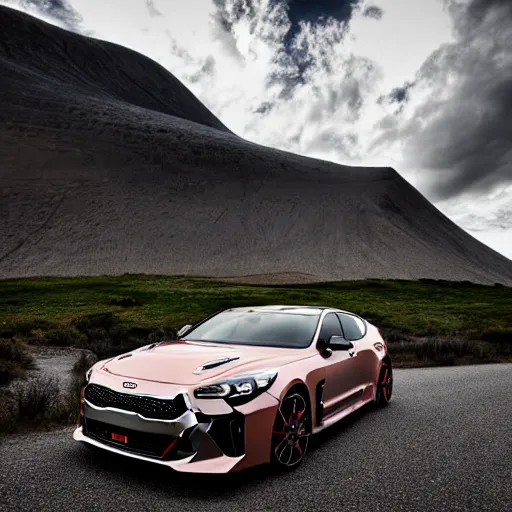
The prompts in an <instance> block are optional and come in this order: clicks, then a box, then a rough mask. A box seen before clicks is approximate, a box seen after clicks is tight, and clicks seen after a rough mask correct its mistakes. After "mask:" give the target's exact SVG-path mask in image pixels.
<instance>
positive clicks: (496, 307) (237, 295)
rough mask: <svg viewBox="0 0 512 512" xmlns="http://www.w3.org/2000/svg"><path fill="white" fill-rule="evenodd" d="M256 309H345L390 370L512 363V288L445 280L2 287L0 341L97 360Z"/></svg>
mask: <svg viewBox="0 0 512 512" xmlns="http://www.w3.org/2000/svg"><path fill="white" fill-rule="evenodd" d="M257 304H308V305H315V304H316V305H326V306H333V307H339V308H343V309H346V310H349V311H352V312H355V313H357V314H360V315H361V316H363V317H364V318H366V319H368V320H369V321H371V322H372V323H374V324H375V325H377V326H378V327H379V328H381V329H382V331H383V333H384V335H385V337H386V338H387V340H388V342H389V343H390V351H391V354H392V356H393V358H394V360H395V364H396V365H397V366H427V365H438V364H463V363H472V362H485V361H488V362H491V361H503V360H510V359H512V351H511V347H512V343H511V338H512V315H511V313H510V312H511V311H512V288H506V287H502V286H483V285H475V284H471V283H468V282H460V283H453V282H446V281H433V280H423V281H381V280H366V281H349V282H347V281H345V282H336V283H322V284H308V285H293V286H284V285H281V286H272V287H270V286H257V285H238V284H233V283H226V282H220V281H214V280H208V279H203V278H201V279H200V278H193V277H186V276H178V277H168V276H145V275H125V276H121V277H83V278H82V277H81V278H40V279H14V280H5V281H0V338H3V339H11V340H12V341H18V342H19V341H21V342H28V343H31V344H45V345H71V346H78V347H84V348H90V349H91V350H92V351H93V352H96V354H97V355H98V356H99V357H100V358H102V357H107V356H109V355H113V354H117V353H120V352H123V351H126V350H128V349H131V348H135V347H136V346H139V345H141V344H144V343H148V341H155V340H159V339H165V338H169V337H172V336H173V334H174V331H175V330H177V329H179V328H180V327H181V326H182V325H183V324H187V323H194V322H197V321H198V320H200V319H202V318H203V317H205V316H206V315H209V314H211V313H213V312H215V311H218V310H220V309H223V308H228V307H232V306H242V305H257Z"/></svg>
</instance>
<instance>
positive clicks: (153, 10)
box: [146, 0, 162, 18]
mask: <svg viewBox="0 0 512 512" xmlns="http://www.w3.org/2000/svg"><path fill="white" fill-rule="evenodd" d="M146 7H147V8H148V11H149V15H150V16H151V17H153V18H155V17H159V16H162V13H161V12H160V11H159V10H158V9H157V8H156V7H155V3H154V1H153V0H146Z"/></svg>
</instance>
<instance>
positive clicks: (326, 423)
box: [311, 385, 374, 434]
mask: <svg viewBox="0 0 512 512" xmlns="http://www.w3.org/2000/svg"><path fill="white" fill-rule="evenodd" d="M369 388H371V389H369ZM369 388H365V389H364V391H363V393H362V396H361V397H360V399H359V400H357V401H356V402H354V403H352V404H350V405H347V407H345V408H343V409H342V410H341V411H339V412H337V413H335V414H333V415H332V416H329V417H328V418H325V417H324V419H323V421H322V424H321V425H317V426H316V427H315V428H313V431H312V432H311V433H312V434H317V433H318V432H321V431H322V430H324V429H326V428H327V427H330V426H331V425H334V423H337V422H338V421H340V420H341V419H343V418H345V417H346V416H348V415H349V414H351V413H353V412H354V411H357V409H360V408H361V407H363V405H366V404H367V403H370V402H373V394H374V390H373V388H374V386H371V385H370V386H369Z"/></svg>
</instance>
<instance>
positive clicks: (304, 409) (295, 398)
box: [271, 392, 311, 470]
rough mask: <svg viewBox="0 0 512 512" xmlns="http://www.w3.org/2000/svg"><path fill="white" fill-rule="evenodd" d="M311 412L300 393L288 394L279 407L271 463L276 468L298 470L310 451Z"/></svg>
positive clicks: (273, 435)
mask: <svg viewBox="0 0 512 512" xmlns="http://www.w3.org/2000/svg"><path fill="white" fill-rule="evenodd" d="M310 425H311V412H310V408H309V405H308V402H307V400H306V399H305V398H304V396H303V395H302V393H300V392H291V393H289V394H287V395H286V396H285V397H284V399H283V400H282V402H281V404H280V405H279V409H278V411H277V415H276V419H275V422H274V428H273V430H272V448H271V461H272V463H273V465H274V466H276V467H278V468H280V469H283V470H289V469H294V468H296V467H297V466H298V465H299V464H300V462H302V460H303V459H304V457H305V455H306V451H307V449H308V440H309V433H310Z"/></svg>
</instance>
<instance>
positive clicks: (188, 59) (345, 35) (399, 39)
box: [0, 0, 512, 259]
mask: <svg viewBox="0 0 512 512" xmlns="http://www.w3.org/2000/svg"><path fill="white" fill-rule="evenodd" d="M0 3H1V4H5V5H9V6H11V7H16V8H18V9H22V10H25V11H26V12H29V13H31V14H34V15H36V16H38V17H40V18H43V19H45V20H46V21H50V22H51V23H54V24H57V25H60V26H62V27H65V28H68V29H70V30H73V31H76V32H80V33H84V34H87V35H90V36H93V37H97V38H100V39H105V40H108V41H112V42H115V43H118V44H122V45H124V46H127V47H130V48H132V49H134V50H137V51H139V52H141V53H143V54H145V55H147V56H149V57H151V58H152V59H154V60H156V61H157V62H159V63H160V64H162V65H163V66H165V67H166V68H167V69H169V70H170V71H171V72H172V73H173V74H175V75H176V76H177V77H178V78H179V79H180V80H181V81H182V82H183V83H184V84H185V85H187V86H188V87H189V88H190V89H191V90H192V92H194V93H195V94H196V96H198V97H199V99H200V100H201V101H202V102H203V103H205V104H206V105H207V106H208V107H209V108H210V109H211V110H212V111H213V112H214V113H215V114H216V115H217V116H218V117H219V118H220V119H221V120H222V121H223V122H224V124H226V125H227V126H228V127H229V128H230V129H231V130H232V131H234V132H235V133H237V134H238V135H241V136H242V137H244V138H246V139H248V140H251V141H253V142H258V143H261V144H265V145H268V146H273V147H277V148H281V149H285V150H288V151H293V152H295V153H299V154H302V155H307V156H313V157H317V158H322V159H326V160H331V161H334V162H339V163H344V164H353V165H379V166H387V165H389V166H392V167H394V168H395V169H396V170H397V171H398V172H400V173H401V174H402V175H403V176H404V177H405V178H406V179H407V180H408V181H409V182H410V183H412V184H413V185H414V186H416V187H417V188H418V189H419V190H420V191H421V192H422V193H423V194H424V195H425V196H426V197H428V198H429V199H430V200H431V201H432V202H434V204H435V205H436V206H437V207H438V208H439V209H440V210H441V211H443V212H444V213H445V214H447V215H448V216H449V217H450V218H451V219H453V220H454V221H455V222H457V223H458V224H459V225H460V226H462V227H463V228H464V229H466V230H467V231H468V232H469V233H471V234H472V235H473V236H475V237H476V238H478V239H479V240H481V241H483V242H484V243H486V244H488V245H489V246H491V247H492V248H494V249H495V250H497V251H498V252H501V253H502V254H505V255H506V256H508V257H509V258H511V259H512V129H511V124H512V2H511V1H510V0H337V1H334V0H309V1H308V0H186V1H183V0H0Z"/></svg>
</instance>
